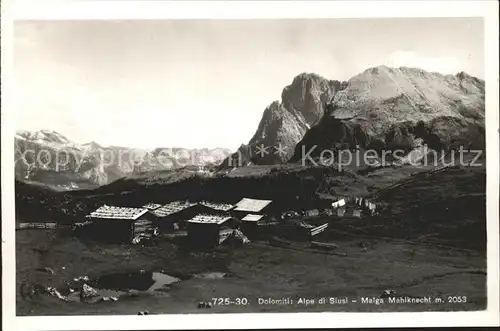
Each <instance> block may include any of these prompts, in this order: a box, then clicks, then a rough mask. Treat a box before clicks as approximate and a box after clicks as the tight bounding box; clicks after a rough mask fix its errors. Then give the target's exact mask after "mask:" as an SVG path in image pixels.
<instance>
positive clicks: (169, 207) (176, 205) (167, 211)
mask: <svg viewBox="0 0 500 331" xmlns="http://www.w3.org/2000/svg"><path fill="white" fill-rule="evenodd" d="M193 206H196V203H192V202H189V201H174V202H170V203H168V204H166V205H164V206H162V207H160V208H157V209H155V210H152V211H151V213H152V214H153V215H155V216H157V217H165V216H169V215H172V214H175V213H177V212H180V211H182V210H184V209H187V208H191V207H193Z"/></svg>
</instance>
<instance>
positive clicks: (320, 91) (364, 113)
mask: <svg viewBox="0 0 500 331" xmlns="http://www.w3.org/2000/svg"><path fill="white" fill-rule="evenodd" d="M327 105H329V107H330V108H329V109H330V110H329V111H331V112H332V114H328V115H332V116H331V118H327V119H325V116H324V115H325V109H326V107H327ZM484 109H485V107H484V81H483V80H481V79H478V78H476V77H473V76H470V75H468V74H466V73H464V72H461V73H458V74H456V75H443V74H439V73H434V72H427V71H425V70H421V69H417V68H406V67H401V68H389V67H387V66H378V67H374V68H370V69H367V70H365V71H364V72H362V73H360V74H358V75H356V76H354V77H352V78H351V79H350V80H349V81H347V82H339V81H335V80H328V79H326V78H322V77H321V76H319V75H317V74H306V73H303V74H300V75H298V76H297V77H295V78H294V80H293V82H292V84H291V85H289V86H287V87H285V88H284V89H283V92H282V100H281V102H279V101H274V102H272V103H271V105H270V106H269V107H267V108H266V110H265V111H264V114H263V116H262V119H261V121H260V123H259V126H258V128H257V130H256V133H255V134H254V136H253V137H252V139H250V141H249V143H248V144H247V145H242V146H241V147H240V148H239V149H238V152H237V153H235V154H233V155H232V156H231V157H230V158H228V159H227V160H226V161H225V162H224V167H235V166H245V165H249V164H276V163H283V162H286V161H296V160H298V159H299V158H300V155H298V154H297V153H298V152H300V151H301V149H302V146H305V147H307V146H311V145H318V146H321V147H324V148H331V147H332V146H334V147H335V148H334V149H344V148H352V147H355V146H357V145H360V146H361V147H364V148H373V149H375V150H381V149H383V148H397V147H398V146H408V151H409V150H411V149H412V148H413V147H415V144H414V141H415V139H416V138H420V139H422V140H423V142H424V143H425V144H430V145H432V146H433V147H436V148H437V147H439V148H441V147H445V148H447V149H449V148H454V147H456V146H457V145H464V147H465V148H467V147H477V148H483V147H484ZM417 124H418V126H417ZM280 144H281V145H283V146H284V151H282V152H284V153H278V150H277V149H276V147H277V146H279V145H280ZM261 146H264V147H265V146H267V147H268V148H267V150H265V151H262V148H261ZM405 150H406V148H405Z"/></svg>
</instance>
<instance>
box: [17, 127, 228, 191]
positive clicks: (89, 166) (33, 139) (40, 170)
mask: <svg viewBox="0 0 500 331" xmlns="http://www.w3.org/2000/svg"><path fill="white" fill-rule="evenodd" d="M14 153H15V156H14V157H15V176H16V179H18V180H21V181H27V182H31V181H33V182H40V183H45V184H49V185H52V186H54V187H56V188H58V189H63V190H65V189H77V188H90V187H95V186H99V185H105V184H108V183H110V182H112V181H114V180H116V179H119V178H122V177H124V176H127V175H129V174H133V173H138V172H144V171H158V170H167V169H172V168H180V167H183V166H188V165H194V166H206V165H210V164H212V163H216V162H217V161H218V160H223V159H224V158H225V157H227V156H228V155H230V153H231V151H230V150H228V149H224V148H215V149H185V148H170V149H169V148H156V149H155V150H152V151H149V150H144V149H135V148H128V147H119V146H101V145H99V144H98V143H96V142H94V141H92V142H90V143H86V144H77V143H75V142H72V141H71V140H69V139H68V138H66V137H65V136H63V135H61V134H59V133H57V132H55V131H50V130H40V131H18V132H17V133H16V137H15V152H14ZM218 162H220V161H218Z"/></svg>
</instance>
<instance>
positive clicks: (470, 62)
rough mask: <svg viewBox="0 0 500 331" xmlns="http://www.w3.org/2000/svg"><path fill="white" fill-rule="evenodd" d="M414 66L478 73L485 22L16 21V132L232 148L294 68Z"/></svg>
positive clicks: (340, 70)
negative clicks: (33, 131)
mask: <svg viewBox="0 0 500 331" xmlns="http://www.w3.org/2000/svg"><path fill="white" fill-rule="evenodd" d="M378 65H388V66H393V67H400V66H407V67H419V68H421V69H424V70H429V71H436V72H441V73H444V74H447V73H452V74H455V73H457V72H459V71H465V72H467V73H469V74H471V75H474V76H477V77H479V78H482V79H484V32H483V21H482V19H479V18H477V19H475V18H420V19H367V18H363V19H338V18H337V19H293V20H292V19H281V20H278V19H274V20H128V21H126V20H124V21H110V20H95V21H91V20H85V21H84V20H82V21H76V20H73V21H17V22H16V23H15V28H14V76H15V77H14V78H15V84H14V87H15V100H14V102H15V121H16V129H17V130H40V129H48V130H55V131H57V132H59V133H61V134H63V135H65V136H66V137H67V138H69V139H71V140H73V141H75V142H77V143H86V142H90V141H96V142H98V143H100V144H102V145H115V146H127V147H136V148H155V147H159V146H160V147H184V148H204V147H207V148H215V147H225V148H230V149H233V150H234V149H236V148H237V147H238V146H239V145H241V144H242V143H248V141H249V140H250V138H251V137H252V135H253V134H254V132H255V130H256V129H257V126H258V123H259V121H260V119H261V116H262V113H263V111H264V110H265V108H266V107H267V106H268V105H269V104H270V103H271V102H273V101H274V100H280V99H281V92H282V90H283V88H284V87H285V86H286V85H289V84H290V83H291V82H292V81H293V78H294V77H295V76H297V75H298V74H300V73H302V72H309V73H312V72H314V73H317V74H319V75H321V76H323V77H325V78H328V79H335V80H348V79H349V78H351V77H353V76H355V75H356V74H358V73H361V72H362V71H364V70H366V69H367V68H370V67H373V66H378Z"/></svg>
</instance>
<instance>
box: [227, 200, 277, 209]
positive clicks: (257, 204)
mask: <svg viewBox="0 0 500 331" xmlns="http://www.w3.org/2000/svg"><path fill="white" fill-rule="evenodd" d="M271 202H272V200H258V199H249V198H243V199H242V200H241V201H240V202H238V203H237V204H236V208H234V210H236V211H247V212H260V211H261V210H262V209H264V208H265V207H266V206H267V205H269V204H270V203H271Z"/></svg>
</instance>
